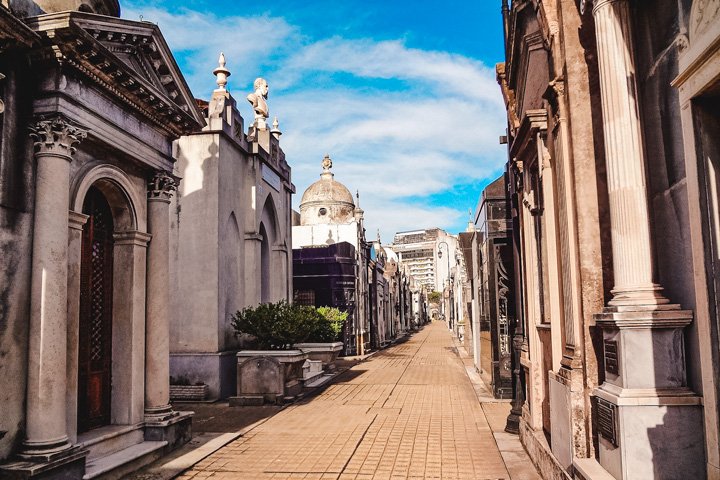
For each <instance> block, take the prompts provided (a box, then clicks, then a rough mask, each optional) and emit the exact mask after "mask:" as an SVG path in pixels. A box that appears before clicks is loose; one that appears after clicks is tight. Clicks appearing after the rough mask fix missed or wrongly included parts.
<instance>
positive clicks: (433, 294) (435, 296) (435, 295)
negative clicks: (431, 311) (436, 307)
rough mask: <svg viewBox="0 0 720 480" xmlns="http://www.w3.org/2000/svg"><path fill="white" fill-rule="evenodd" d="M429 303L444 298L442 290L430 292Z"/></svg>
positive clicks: (437, 301)
mask: <svg viewBox="0 0 720 480" xmlns="http://www.w3.org/2000/svg"><path fill="white" fill-rule="evenodd" d="M427 298H428V303H440V300H441V299H442V293H440V292H430V293H429V294H428V297H427Z"/></svg>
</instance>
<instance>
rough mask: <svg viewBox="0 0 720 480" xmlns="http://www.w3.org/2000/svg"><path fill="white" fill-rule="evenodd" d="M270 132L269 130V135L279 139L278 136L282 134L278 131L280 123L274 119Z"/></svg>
mask: <svg viewBox="0 0 720 480" xmlns="http://www.w3.org/2000/svg"><path fill="white" fill-rule="evenodd" d="M272 127H273V128H272V130H270V133H272V134H273V135H275V138H277V139H279V138H280V135H282V132H281V131H280V122H278V118H277V117H275V120H273V123H272Z"/></svg>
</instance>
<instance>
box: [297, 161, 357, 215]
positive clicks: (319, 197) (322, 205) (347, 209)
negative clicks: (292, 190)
mask: <svg viewBox="0 0 720 480" xmlns="http://www.w3.org/2000/svg"><path fill="white" fill-rule="evenodd" d="M322 166H323V172H322V173H321V174H320V180H318V181H317V182H315V183H313V184H312V185H310V186H309V187H308V188H307V190H305V193H303V196H302V199H301V200H300V224H301V225H315V224H318V223H349V222H351V221H352V220H353V219H354V213H355V202H354V200H353V196H352V193H350V190H348V189H347V187H346V186H345V185H343V184H342V183H340V182H338V181H336V180H335V175H334V174H333V173H332V172H331V171H330V169H331V168H332V160H331V159H330V157H329V156H328V155H325V158H323V162H322Z"/></svg>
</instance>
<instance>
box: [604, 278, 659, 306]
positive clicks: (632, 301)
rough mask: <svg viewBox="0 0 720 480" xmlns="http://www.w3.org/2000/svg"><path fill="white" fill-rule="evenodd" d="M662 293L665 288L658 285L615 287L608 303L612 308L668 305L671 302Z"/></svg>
mask: <svg viewBox="0 0 720 480" xmlns="http://www.w3.org/2000/svg"><path fill="white" fill-rule="evenodd" d="M662 291H663V287H661V286H660V285H657V284H652V285H648V286H645V287H628V288H623V287H615V288H614V289H613V290H612V291H611V292H610V293H612V295H613V298H612V300H610V302H608V305H610V306H611V307H620V306H633V305H640V306H648V305H651V306H657V305H668V304H669V303H670V300H668V299H667V298H666V297H665V296H664V295H663V294H662Z"/></svg>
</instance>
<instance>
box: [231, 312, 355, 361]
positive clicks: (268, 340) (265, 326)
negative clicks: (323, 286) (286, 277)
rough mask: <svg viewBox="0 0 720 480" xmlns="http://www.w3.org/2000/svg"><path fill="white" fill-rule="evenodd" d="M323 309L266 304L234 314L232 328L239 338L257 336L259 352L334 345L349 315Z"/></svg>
mask: <svg viewBox="0 0 720 480" xmlns="http://www.w3.org/2000/svg"><path fill="white" fill-rule="evenodd" d="M323 309H324V310H323V311H327V312H328V313H327V314H325V313H321V311H319V310H320V309H316V308H315V307H309V306H304V305H295V304H289V303H287V302H286V301H284V300H283V301H280V302H277V303H263V304H261V305H258V306H257V307H248V308H245V309H243V310H242V311H239V312H237V313H235V315H233V317H232V326H233V328H234V329H235V333H236V334H237V335H240V334H247V335H251V336H253V337H255V339H256V341H257V346H258V348H260V349H270V350H283V349H289V348H292V346H293V345H294V344H296V343H302V342H332V341H335V340H336V339H337V338H338V336H339V334H340V331H341V330H342V323H343V322H344V321H345V319H346V318H347V313H344V312H340V311H339V310H337V309H336V308H334V309H328V307H323ZM343 315H344V316H343Z"/></svg>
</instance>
